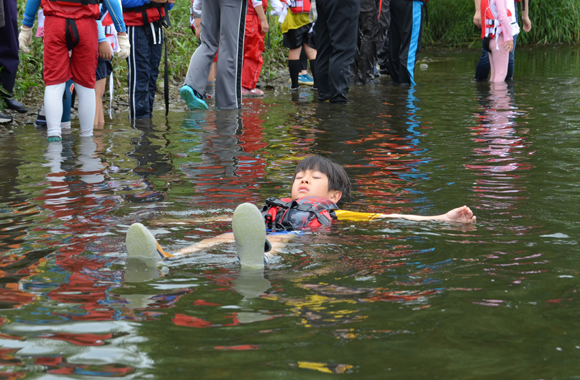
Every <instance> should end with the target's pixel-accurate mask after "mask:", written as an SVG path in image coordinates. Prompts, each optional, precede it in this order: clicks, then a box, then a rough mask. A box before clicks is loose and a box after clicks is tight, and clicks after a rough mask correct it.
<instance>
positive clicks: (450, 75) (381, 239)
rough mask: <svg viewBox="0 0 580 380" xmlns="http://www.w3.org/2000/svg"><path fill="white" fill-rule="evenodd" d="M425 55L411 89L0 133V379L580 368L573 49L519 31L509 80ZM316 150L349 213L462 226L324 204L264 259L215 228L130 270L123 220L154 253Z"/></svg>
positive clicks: (223, 224) (255, 197)
mask: <svg viewBox="0 0 580 380" xmlns="http://www.w3.org/2000/svg"><path fill="white" fill-rule="evenodd" d="M422 57H426V58H428V59H427V60H426V61H425V62H424V63H426V64H427V66H428V67H427V68H426V69H417V73H416V76H417V80H416V81H417V83H418V85H417V86H415V87H413V88H409V87H401V86H394V85H391V84H390V83H389V81H388V78H381V79H380V80H379V81H378V82H377V84H376V85H368V86H359V87H353V88H352V89H351V92H350V94H349V97H350V99H351V102H350V103H349V104H347V105H344V106H336V105H331V104H328V103H318V102H316V101H314V98H313V95H312V92H309V91H303V92H302V93H301V94H291V93H290V92H288V91H284V90H278V91H276V92H274V91H272V92H268V93H267V96H266V97H265V98H264V99H254V100H248V101H246V102H245V103H244V108H243V109H242V110H237V111H215V110H213V109H211V110H210V111H207V112H189V111H188V112H185V111H184V112H173V113H171V114H170V116H169V118H168V119H165V118H163V117H162V116H161V115H162V111H160V112H159V113H158V115H159V116H156V117H155V118H154V119H153V122H152V123H139V124H137V125H133V126H132V125H130V124H129V123H128V122H127V121H126V115H119V116H118V117H117V118H116V119H115V120H114V121H112V122H108V123H107V125H106V126H105V127H104V128H103V129H102V130H98V131H96V132H95V136H94V137H93V138H80V137H79V136H78V131H77V130H76V129H75V127H74V126H73V133H72V135H65V137H64V139H63V142H62V143H61V144H53V143H51V144H48V143H47V142H46V136H45V133H43V131H40V130H37V129H35V128H34V127H33V126H28V127H24V128H20V129H17V130H16V131H15V133H14V134H10V135H8V134H2V135H0V142H1V144H2V145H3V147H4V148H3V150H2V153H1V156H0V166H1V168H2V169H1V170H2V173H3V176H2V179H1V181H0V189H1V191H2V202H1V204H0V210H1V211H2V214H1V215H0V224H1V228H2V232H1V234H0V235H1V236H0V252H1V255H0V270H1V272H0V273H1V274H2V277H1V279H0V283H1V287H0V308H1V309H0V323H1V325H0V356H1V359H2V368H1V369H0V378H3V379H19V378H46V379H48V378H51V379H52V378H64V377H67V378H70V377H72V378H99V377H119V378H158V379H167V378H175V379H189V378H192V377H195V378H201V379H231V378H239V379H246V378H247V379H271V378H280V379H295V378H300V379H310V378H312V379H320V378H329V377H331V376H339V375H340V376H343V377H351V378H356V379H363V378H364V379H375V378H376V379H384V378H426V379H427V378H428V379H431V378H494V379H496V378H533V379H535V378H537V379H540V378H551V379H556V378H575V377H577V376H578V375H579V370H578V368H579V367H578V362H579V359H580V329H579V327H580V326H579V319H578V306H579V301H580V296H579V295H578V293H579V289H580V284H579V271H580V261H579V260H578V258H577V257H578V256H579V255H580V250H579V248H578V244H577V243H578V242H577V236H578V233H577V231H578V226H579V225H580V217H579V216H578V215H579V213H580V206H579V205H580V202H578V201H579V191H578V190H579V189H578V187H579V185H578V184H579V183H580V181H579V179H580V178H579V177H580V164H579V163H578V162H579V158H580V152H579V149H580V148H578V147H579V146H580V132H579V131H580V129H579V128H578V120H579V112H578V109H579V105H580V90H579V88H580V81H579V79H578V67H579V65H580V50H579V49H578V48H570V47H562V48H534V49H529V48H518V51H517V54H516V80H515V81H514V82H513V83H510V84H508V85H506V84H503V85H502V84H500V85H490V84H488V83H475V82H473V81H472V76H473V74H474V66H475V63H476V60H477V58H478V57H477V53H474V52H473V51H471V52H444V53H424V54H423V55H422ZM73 124H74V123H73ZM313 153H318V154H322V155H325V156H327V157H330V158H331V159H333V160H335V161H336V162H338V163H340V164H341V165H344V166H345V167H346V169H347V171H348V173H349V175H350V177H351V179H352V182H353V184H354V190H355V196H356V198H355V200H354V201H353V202H352V203H351V204H349V205H347V206H345V208H347V209H350V210H355V211H373V212H375V211H376V212H397V213H413V214H422V215H429V214H440V213H444V212H446V211H448V210H449V209H451V208H454V207H457V206H461V205H464V204H466V205H469V206H470V207H471V208H472V209H473V210H474V212H475V214H476V215H477V218H478V222H477V224H476V225H475V226H474V227H465V226H457V225H448V224H439V223H418V222H409V221H402V220H394V221H388V222H387V221H374V222H347V221H339V222H337V223H336V224H335V225H334V226H333V227H332V228H331V229H330V230H327V231H321V232H319V233H315V234H306V235H303V236H301V237H300V238H298V239H296V240H295V241H293V242H292V243H290V244H289V245H288V246H287V247H286V249H285V250H284V252H283V254H282V255H280V256H279V257H277V258H276V259H275V260H274V262H273V263H272V264H271V265H270V266H269V267H268V268H267V269H266V271H265V272H264V274H263V276H262V275H261V274H259V275H253V274H252V273H240V271H239V267H238V265H237V263H236V258H235V256H236V254H235V248H234V247H233V246H231V245H225V246H222V247H219V248H214V249H210V250H208V251H205V252H202V253H200V254H198V255H195V256H193V257H190V258H187V259H183V260H178V261H175V262H168V263H166V264H165V265H163V266H162V267H161V270H160V273H158V272H157V271H156V270H153V268H151V267H150V268H145V269H147V272H144V270H145V269H143V268H141V269H140V272H139V273H141V274H140V275H136V274H135V273H136V271H137V269H139V268H135V267H134V266H132V265H133V264H132V263H130V262H128V261H127V258H126V252H125V248H124V238H125V232H126V230H127V228H128V226H129V225H131V224H132V223H134V222H141V223H143V224H145V225H147V226H148V227H149V228H150V229H151V230H152V231H153V232H154V234H155V235H156V237H157V238H158V240H159V242H160V243H161V244H162V245H163V246H164V247H166V248H167V250H169V251H174V250H177V249H180V248H183V247H185V246H188V245H190V244H193V243H195V242H198V241H200V240H202V239H204V238H207V237H211V236H214V235H216V234H218V233H221V232H226V231H228V230H229V229H230V226H229V223H228V222H227V221H224V219H225V218H226V217H228V216H229V215H230V214H231V212H232V211H233V209H234V208H235V206H236V205H237V204H239V203H240V202H247V201H250V202H255V203H258V204H259V203H262V202H263V201H264V200H265V199H266V198H267V197H269V196H280V197H282V196H286V195H288V194H289V192H290V181H291V178H292V174H293V170H294V167H295V165H296V162H297V161H298V160H299V159H301V158H302V157H304V156H306V155H310V154H313Z"/></svg>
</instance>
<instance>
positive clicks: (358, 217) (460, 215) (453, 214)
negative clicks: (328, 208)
mask: <svg viewBox="0 0 580 380" xmlns="http://www.w3.org/2000/svg"><path fill="white" fill-rule="evenodd" d="M334 212H335V213H336V216H337V217H338V219H339V220H352V221H364V220H374V219H407V220H415V221H426V220H433V221H439V222H448V223H465V224H470V223H475V219H476V218H475V216H474V215H473V212H472V211H471V209H470V208H469V207H467V206H463V207H458V208H454V209H453V210H451V211H449V212H447V213H445V214H441V215H432V216H422V215H408V214H380V213H366V212H352V211H347V210H335V211H334Z"/></svg>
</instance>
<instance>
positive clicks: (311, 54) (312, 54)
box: [303, 43, 316, 88]
mask: <svg viewBox="0 0 580 380" xmlns="http://www.w3.org/2000/svg"><path fill="white" fill-rule="evenodd" d="M303 46H304V51H305V52H306V56H307V57H308V60H309V61H310V71H312V79H314V84H313V86H314V87H315V88H316V49H314V48H312V47H311V46H309V45H308V44H306V43H305V44H304V45H303Z"/></svg>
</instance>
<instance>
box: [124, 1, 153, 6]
mask: <svg viewBox="0 0 580 380" xmlns="http://www.w3.org/2000/svg"><path fill="white" fill-rule="evenodd" d="M149 3H150V1H149V0H123V8H136V7H140V6H141V5H144V4H149Z"/></svg>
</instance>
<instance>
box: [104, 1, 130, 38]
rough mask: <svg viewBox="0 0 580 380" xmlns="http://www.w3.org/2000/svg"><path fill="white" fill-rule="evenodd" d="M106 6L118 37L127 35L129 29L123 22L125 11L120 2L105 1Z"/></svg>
mask: <svg viewBox="0 0 580 380" xmlns="http://www.w3.org/2000/svg"><path fill="white" fill-rule="evenodd" d="M104 3H105V6H106V7H107V10H108V11H109V14H110V15H111V20H113V24H114V25H115V30H116V31H117V35H127V33H126V32H127V28H126V27H125V21H124V20H123V9H122V7H121V1H120V0H104Z"/></svg>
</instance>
